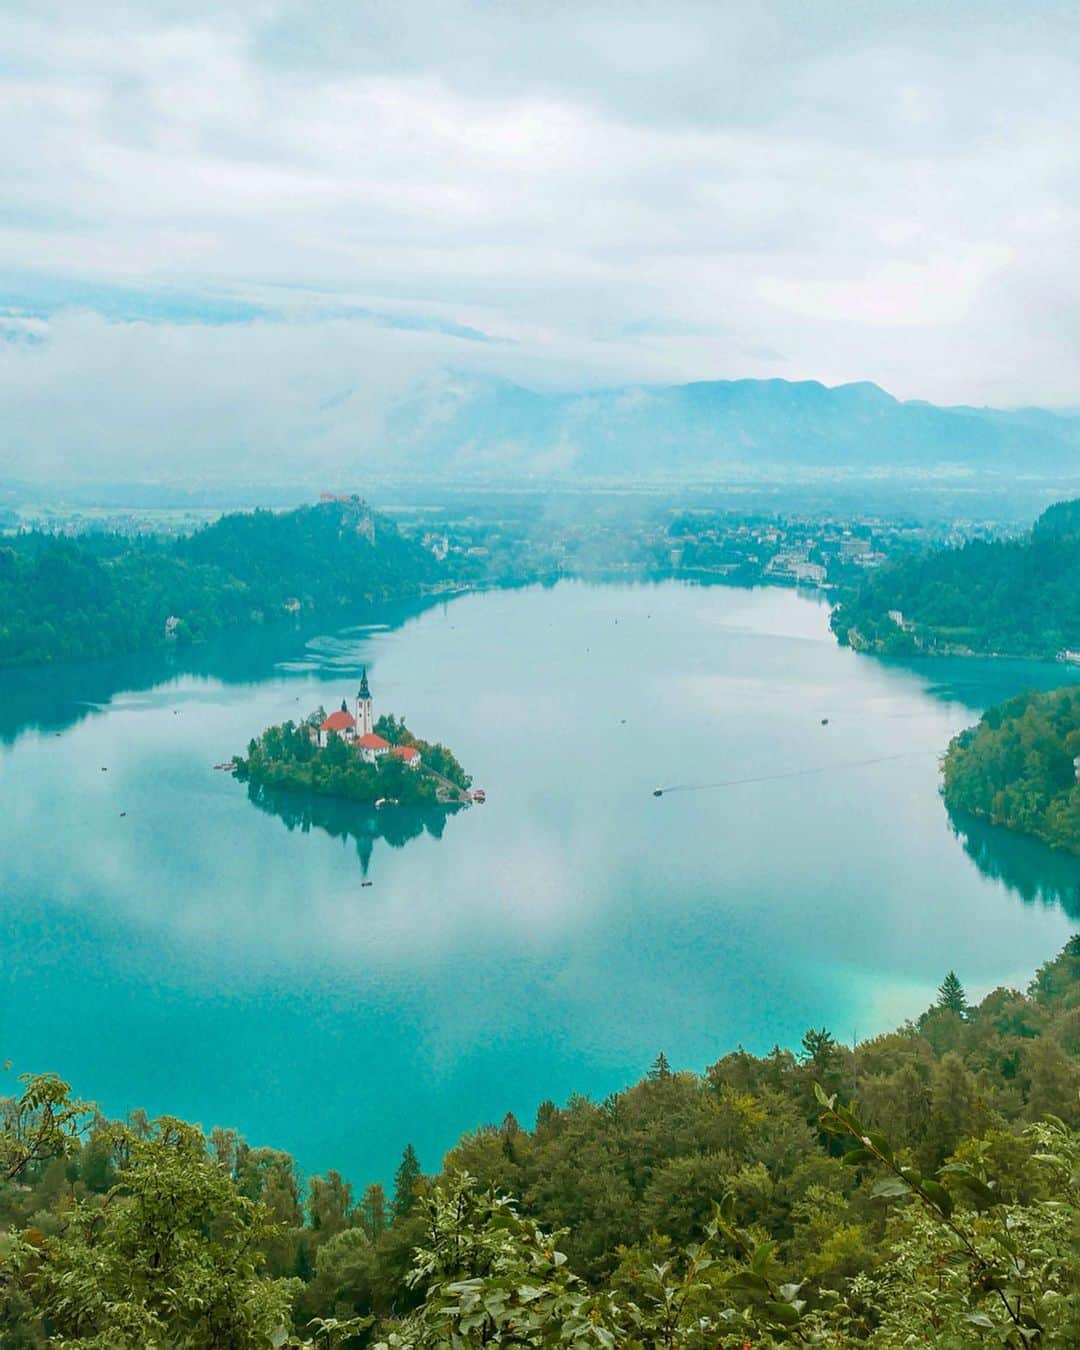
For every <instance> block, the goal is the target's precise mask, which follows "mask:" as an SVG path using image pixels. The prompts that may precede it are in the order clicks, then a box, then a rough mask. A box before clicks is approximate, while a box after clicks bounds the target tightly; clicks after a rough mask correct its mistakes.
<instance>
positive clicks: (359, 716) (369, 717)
mask: <svg viewBox="0 0 1080 1350" xmlns="http://www.w3.org/2000/svg"><path fill="white" fill-rule="evenodd" d="M374 730H375V718H374V715H373V713H372V707H371V690H370V689H369V688H368V680H367V666H364V668H363V670H361V672H360V692H359V693H358V694H357V695H356V734H357V736H369V735H370V734H371V733H372V732H373V731H374Z"/></svg>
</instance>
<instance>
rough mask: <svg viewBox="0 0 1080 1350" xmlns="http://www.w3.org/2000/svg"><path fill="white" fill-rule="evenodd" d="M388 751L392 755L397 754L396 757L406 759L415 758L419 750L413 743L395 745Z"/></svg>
mask: <svg viewBox="0 0 1080 1350" xmlns="http://www.w3.org/2000/svg"><path fill="white" fill-rule="evenodd" d="M390 753H391V754H392V755H397V757H398V759H406V760H408V759H415V758H416V757H417V755H419V753H420V751H419V750H417V748H416V746H415V745H395V746H394V747H393V748H392V749H391V751H390Z"/></svg>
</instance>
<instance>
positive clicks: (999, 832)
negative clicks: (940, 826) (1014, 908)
mask: <svg viewBox="0 0 1080 1350" xmlns="http://www.w3.org/2000/svg"><path fill="white" fill-rule="evenodd" d="M949 824H950V826H951V827H952V832H953V834H955V835H956V837H957V839H959V840H960V842H961V843H962V844H963V846H964V852H965V853H966V854H967V855H968V857H969V858H970V859H971V860H972V862H973V863H974V864H975V866H976V867H977V868H978V869H979V871H980V872H982V873H983V874H984V875H985V876H988V877H992V878H993V879H994V880H995V881H1000V882H1003V883H1004V884H1005V885H1006V886H1008V888H1009V890H1011V891H1015V892H1016V893H1017V895H1019V896H1020V898H1021V899H1022V900H1024V901H1025V902H1026V903H1027V904H1034V903H1035V902H1036V901H1038V902H1039V903H1041V904H1044V905H1060V906H1061V908H1062V909H1063V910H1064V911H1065V913H1066V914H1067V915H1068V916H1069V918H1070V919H1080V858H1074V857H1073V856H1072V855H1071V854H1069V853H1062V852H1060V851H1059V850H1057V849H1052V848H1050V847H1049V846H1048V845H1047V844H1044V843H1042V842H1041V841H1040V840H1038V839H1029V838H1027V837H1026V836H1025V835H1022V834H1017V833H1016V832H1015V831H1013V830H1007V829H1005V828H1004V826H1001V825H990V824H988V823H987V822H986V821H985V820H980V819H979V817H978V816H972V815H969V814H968V813H967V812H966V811H949Z"/></svg>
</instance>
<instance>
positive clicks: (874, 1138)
mask: <svg viewBox="0 0 1080 1350" xmlns="http://www.w3.org/2000/svg"><path fill="white" fill-rule="evenodd" d="M866 1137H867V1139H869V1140H870V1142H871V1144H873V1146H874V1147H875V1148H876V1149H877V1151H878V1152H879V1153H880V1154H881V1156H882V1157H883V1158H884V1159H885V1161H886V1162H892V1160H893V1151H892V1145H891V1144H890V1143H889V1141H888V1140H887V1139H886V1138H885V1136H884V1135H883V1134H880V1133H879V1132H878V1131H877V1130H869V1131H867V1135H866Z"/></svg>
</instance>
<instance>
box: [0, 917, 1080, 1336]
mask: <svg viewBox="0 0 1080 1350" xmlns="http://www.w3.org/2000/svg"><path fill="white" fill-rule="evenodd" d="M1078 1054H1080V937H1078V938H1074V939H1073V940H1072V941H1071V942H1070V943H1069V945H1068V946H1067V947H1066V949H1065V950H1064V951H1063V952H1062V953H1061V955H1060V956H1058V957H1057V958H1056V959H1055V960H1053V961H1051V962H1049V963H1048V964H1047V965H1045V966H1044V967H1043V968H1042V969H1041V970H1040V971H1039V972H1038V974H1037V975H1036V977H1035V979H1034V980H1033V982H1032V983H1031V985H1030V987H1029V989H1028V991H1027V993H1026V994H1023V993H1019V992H1017V991H1015V990H1010V989H996V990H994V992H992V993H991V994H989V995H988V996H987V997H986V998H984V999H983V1000H982V1001H981V1003H979V1004H978V1005H977V1006H969V1004H968V999H967V996H966V994H965V992H964V989H963V986H962V984H961V982H960V980H959V979H958V978H957V976H956V975H955V974H954V973H953V972H949V974H948V975H947V976H946V978H945V980H944V982H943V983H942V985H941V989H940V991H939V996H938V999H937V1001H936V1003H935V1005H934V1006H933V1007H932V1008H930V1009H929V1010H928V1011H927V1012H926V1013H925V1014H924V1015H923V1016H922V1017H920V1018H919V1019H918V1021H917V1022H916V1023H914V1024H909V1025H906V1026H904V1027H902V1028H901V1029H899V1030H898V1031H895V1032H892V1033H889V1034H885V1035H881V1036H878V1037H875V1038H874V1039H872V1040H869V1041H865V1042H863V1043H861V1044H860V1045H858V1046H857V1047H854V1048H848V1047H846V1046H843V1045H840V1044H838V1043H837V1042H836V1041H835V1040H834V1039H833V1037H832V1036H831V1035H830V1034H829V1033H828V1031H827V1030H825V1029H810V1030H808V1031H807V1033H806V1035H805V1037H804V1038H803V1042H802V1046H801V1048H800V1050H799V1052H798V1053H791V1052H790V1051H787V1050H782V1049H780V1048H779V1047H777V1048H774V1049H773V1050H772V1051H771V1052H770V1053H769V1054H767V1055H765V1056H763V1057H757V1056H754V1055H751V1054H748V1053H747V1052H745V1051H744V1050H742V1049H737V1050H734V1051H732V1052H731V1053H728V1054H726V1055H724V1056H723V1057H722V1058H721V1059H719V1060H718V1061H717V1062H716V1063H715V1064H713V1065H712V1066H711V1067H710V1068H708V1069H707V1070H706V1071H705V1072H704V1073H703V1074H701V1075H698V1074H695V1073H685V1072H676V1071H674V1070H673V1069H672V1068H671V1066H670V1065H669V1064H668V1062H667V1060H666V1058H665V1056H664V1055H663V1054H660V1055H658V1057H657V1059H656V1061H655V1063H654V1064H653V1066H652V1068H651V1069H650V1070H649V1072H648V1074H647V1076H646V1077H644V1078H643V1079H642V1080H641V1081H640V1082H639V1083H637V1084H636V1085H635V1086H633V1087H631V1088H628V1089H627V1090H625V1091H623V1092H620V1093H617V1094H615V1095H613V1096H612V1097H610V1098H608V1099H607V1100H605V1101H602V1102H592V1101H589V1100H587V1099H586V1098H584V1097H575V1098H572V1099H571V1100H570V1101H569V1102H568V1103H567V1104H566V1105H565V1106H563V1107H558V1106H556V1105H555V1104H554V1103H552V1102H545V1103H543V1104H542V1105H541V1106H540V1107H539V1109H538V1111H537V1115H536V1121H535V1124H534V1125H533V1128H532V1129H528V1128H525V1127H524V1126H522V1125H521V1124H519V1123H518V1121H517V1120H515V1119H514V1117H513V1116H512V1115H507V1116H506V1118H505V1119H504V1120H503V1121H502V1122H501V1123H499V1124H497V1125H492V1126H488V1127H485V1128H482V1129H479V1130H477V1131H476V1132H475V1133H473V1134H470V1135H467V1136H466V1137H465V1138H463V1139H462V1140H461V1141H460V1143H459V1144H458V1145H457V1146H456V1147H455V1148H454V1149H452V1150H451V1152H450V1153H449V1154H448V1155H447V1157H446V1159H445V1160H444V1163H443V1167H442V1170H441V1172H440V1173H439V1174H438V1175H434V1176H428V1175H425V1174H424V1173H423V1172H422V1169H421V1165H420V1161H419V1159H418V1158H417V1157H416V1155H415V1153H414V1151H413V1150H412V1148H411V1147H406V1148H405V1150H404V1153H403V1155H402V1160H401V1165H400V1167H399V1169H398V1172H397V1176H396V1179H395V1186H394V1189H393V1192H392V1193H391V1194H390V1195H387V1194H386V1193H384V1191H383V1188H382V1187H381V1186H380V1185H378V1184H372V1185H369V1186H367V1187H366V1188H365V1189H364V1190H363V1191H362V1192H361V1193H360V1194H359V1195H357V1194H355V1193H354V1192H353V1190H352V1188H351V1186H350V1185H349V1184H348V1182H347V1181H345V1179H343V1178H342V1177H341V1176H340V1175H339V1174H337V1173H336V1172H333V1171H329V1172H327V1173H326V1174H325V1175H323V1176H313V1177H311V1178H309V1179H308V1181H307V1183H306V1185H304V1184H302V1182H301V1179H300V1177H299V1175H298V1173H297V1169H296V1167H295V1165H294V1163H293V1160H292V1159H291V1158H290V1157H289V1156H288V1154H286V1153H282V1152H279V1151H276V1150H274V1149H269V1148H250V1147H248V1145H247V1144H246V1143H245V1142H244V1141H243V1140H242V1139H240V1138H238V1137H237V1135H236V1134H235V1133H233V1132H231V1131H229V1130H223V1129H215V1130H213V1131H212V1132H211V1133H210V1135H209V1136H204V1134H203V1133H202V1132H201V1131H200V1130H199V1129H197V1128H195V1127H193V1126H190V1125H186V1124H184V1123H182V1122H181V1121H178V1120H174V1119H168V1118H165V1119H161V1120H156V1121H150V1120H147V1119H146V1117H145V1116H144V1115H142V1114H141V1113H135V1114H133V1115H132V1116H130V1117H129V1118H128V1119H127V1120H125V1121H110V1120H107V1119H105V1118H104V1117H102V1116H101V1115H100V1114H98V1113H97V1112H96V1111H95V1110H94V1109H93V1108H92V1107H91V1106H89V1105H86V1104H84V1103H81V1102H78V1101H75V1100H73V1099H72V1097H71V1095H70V1090H69V1089H68V1087H67V1085H66V1084H64V1083H62V1082H60V1081H59V1080H57V1079H55V1078H52V1077H44V1078H35V1079H30V1080H28V1081H26V1082H25V1084H24V1085H23V1090H22V1092H21V1095H19V1096H17V1097H13V1098H11V1099H9V1100H8V1101H6V1102H5V1103H3V1106H2V1110H0V1342H2V1344H3V1345H4V1346H5V1347H6V1348H10V1350H31V1348H33V1347H38V1346H43V1345H61V1346H65V1347H70V1348H71V1350H76V1348H77V1347H78V1348H79V1350H90V1348H91V1347H93V1348H94V1350H106V1347H108V1350H136V1347H137V1348H138V1350H147V1347H161V1348H162V1350H164V1347H177V1346H183V1347H188V1348H189V1350H225V1348H228V1347H231V1348H232V1350H255V1347H259V1348H262V1347H278V1348H279V1350H280V1347H286V1346H294V1347H296V1346H301V1345H310V1346H327V1347H329V1346H349V1347H362V1346H382V1347H387V1348H389V1347H400V1348H402V1350H405V1348H406V1347H410V1348H414V1350H420V1348H421V1347H447V1348H448V1350H449V1348H451V1347H471V1346H484V1345H496V1344H498V1345H515V1346H535V1347H541V1346H559V1345H562V1346H581V1347H607V1348H608V1350H615V1347H619V1350H634V1348H635V1347H638V1348H639V1350H645V1348H646V1347H649V1348H651V1347H655V1346H671V1347H683V1348H684V1350H706V1347H708V1348H709V1350H716V1347H721V1348H722V1350H727V1348H729V1347H730V1348H731V1350H745V1347H747V1346H753V1347H755V1348H756V1347H769V1346H777V1345H787V1344H795V1345H813V1344H828V1345H860V1344H867V1345H872V1346H879V1347H900V1346H909V1345H912V1344H920V1345H923V1344H932V1345H935V1346H939V1347H951V1348H954V1350H960V1347H966V1346H971V1345H978V1344H986V1345H999V1346H1000V1345H1010V1346H1017V1347H1019V1346H1032V1345H1044V1346H1054V1347H1065V1346H1073V1345H1076V1344H1077V1343H1078V1341H1080V1301H1078V1291H1080V1269H1078V1265H1077V1249H1076V1243H1075V1212H1076V1209H1075V1206H1076V1200H1077V1198H1078V1197H1077V1191H1076V1188H1077V1177H1078V1175H1080V1169H1078V1163H1080V1149H1078V1135H1077V1125H1078V1123H1080V1113H1078V1108H1077V1087H1078V1084H1080V1070H1078V1064H1077V1058H1078ZM297 1109H298V1110H313V1111H317V1110H319V1103H318V1101H317V1100H311V1101H308V1102H304V1103H298V1104H297Z"/></svg>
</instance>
